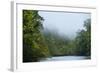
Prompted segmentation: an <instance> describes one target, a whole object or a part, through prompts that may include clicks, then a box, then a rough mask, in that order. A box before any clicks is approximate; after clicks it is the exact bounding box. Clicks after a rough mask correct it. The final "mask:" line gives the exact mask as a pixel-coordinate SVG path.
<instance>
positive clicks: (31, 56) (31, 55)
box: [23, 10, 49, 62]
mask: <svg viewBox="0 0 100 73" xmlns="http://www.w3.org/2000/svg"><path fill="white" fill-rule="evenodd" d="M42 21H43V18H42V17H41V16H40V15H39V14H38V11H35V10H23V62H37V61H39V60H40V59H42V58H45V57H47V56H49V51H48V48H47V46H46V45H45V41H44V37H43V36H42V34H41V30H42V29H43V25H42Z"/></svg>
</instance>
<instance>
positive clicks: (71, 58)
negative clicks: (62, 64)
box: [41, 56, 88, 62]
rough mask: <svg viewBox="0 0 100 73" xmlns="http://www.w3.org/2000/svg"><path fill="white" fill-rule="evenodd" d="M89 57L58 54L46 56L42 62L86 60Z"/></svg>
mask: <svg viewBox="0 0 100 73" xmlns="http://www.w3.org/2000/svg"><path fill="white" fill-rule="evenodd" d="M85 59H88V58H87V57H86V56H58V57H51V58H46V59H45V60H41V62H46V61H68V60H85Z"/></svg>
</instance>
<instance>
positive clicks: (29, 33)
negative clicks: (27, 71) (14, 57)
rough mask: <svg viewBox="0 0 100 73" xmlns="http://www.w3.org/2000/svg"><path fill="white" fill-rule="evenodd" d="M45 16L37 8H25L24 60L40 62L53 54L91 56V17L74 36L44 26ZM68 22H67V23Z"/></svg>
mask: <svg viewBox="0 0 100 73" xmlns="http://www.w3.org/2000/svg"><path fill="white" fill-rule="evenodd" d="M43 21H45V20H44V19H43V17H41V16H40V15H39V14H38V11H36V10H23V62H39V61H40V60H41V59H44V58H50V57H53V56H87V57H89V58H90V57H91V19H87V20H86V21H84V28H85V29H82V30H79V31H78V32H77V36H76V37H75V38H74V39H73V38H68V37H67V36H66V37H65V36H64V37H63V36H61V35H59V34H58V33H57V31H50V30H48V29H44V27H43ZM66 24H67V23H66Z"/></svg>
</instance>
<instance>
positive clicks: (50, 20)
mask: <svg viewBox="0 0 100 73" xmlns="http://www.w3.org/2000/svg"><path fill="white" fill-rule="evenodd" d="M39 15H40V16H42V17H43V18H44V21H43V26H44V29H48V30H50V31H54V32H57V33H59V34H61V35H64V36H67V37H71V38H74V37H75V36H76V32H78V30H81V29H84V27H83V24H84V21H85V20H86V19H88V18H91V14H89V13H72V12H50V11H39Z"/></svg>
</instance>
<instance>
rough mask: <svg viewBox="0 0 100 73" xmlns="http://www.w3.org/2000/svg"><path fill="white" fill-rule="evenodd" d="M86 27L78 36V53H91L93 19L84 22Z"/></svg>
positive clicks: (88, 54)
mask: <svg viewBox="0 0 100 73" xmlns="http://www.w3.org/2000/svg"><path fill="white" fill-rule="evenodd" d="M84 28H85V29H83V30H81V31H80V32H78V35H77V37H76V48H77V49H78V50H77V54H78V55H85V56H90V55H91V19H87V20H86V21H85V22H84Z"/></svg>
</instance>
